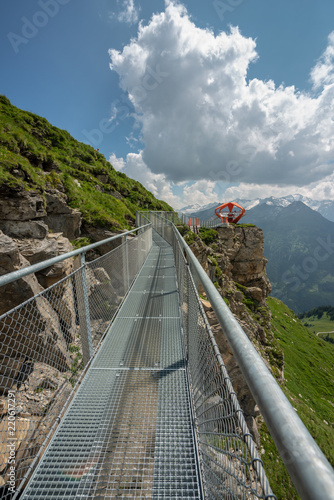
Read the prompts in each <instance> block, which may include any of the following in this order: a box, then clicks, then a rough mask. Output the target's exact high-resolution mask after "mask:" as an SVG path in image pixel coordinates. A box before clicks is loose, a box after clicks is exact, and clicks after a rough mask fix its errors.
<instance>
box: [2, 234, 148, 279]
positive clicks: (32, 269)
mask: <svg viewBox="0 0 334 500" xmlns="http://www.w3.org/2000/svg"><path fill="white" fill-rule="evenodd" d="M151 225H152V224H145V225H143V226H141V227H137V228H136V229H131V231H126V232H124V233H121V234H117V235H116V236H111V237H110V238H106V239H105V240H101V241H97V242H96V243H92V244H90V245H86V246H84V247H81V248H77V249H76V250H72V251H71V252H67V253H64V254H62V255H58V256H57V257H52V258H51V259H48V260H44V261H43V262H38V263H37V264H33V265H32V266H27V267H24V268H23V269H19V270H17V271H12V272H10V273H8V274H4V275H3V276H0V286H3V285H8V283H12V282H13V281H16V280H18V279H19V278H24V277H25V276H28V275H29V274H32V273H36V272H38V271H41V270H42V269H45V268H46V267H50V266H53V265H54V264H58V262H62V261H64V260H67V259H70V258H71V257H76V256H77V255H83V254H85V253H86V252H88V251H89V250H93V249H94V248H97V247H99V246H101V245H105V244H106V243H110V242H111V241H114V240H117V239H118V238H123V237H124V236H127V235H128V234H132V233H134V232H136V231H140V230H143V229H145V228H147V227H149V226H151Z"/></svg>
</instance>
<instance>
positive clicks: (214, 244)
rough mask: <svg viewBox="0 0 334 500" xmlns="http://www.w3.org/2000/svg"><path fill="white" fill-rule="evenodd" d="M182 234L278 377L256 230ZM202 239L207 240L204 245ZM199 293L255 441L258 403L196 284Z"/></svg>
mask: <svg viewBox="0 0 334 500" xmlns="http://www.w3.org/2000/svg"><path fill="white" fill-rule="evenodd" d="M185 239H186V241H187V240H188V243H189V244H190V247H191V249H192V251H193V252H194V254H195V255H196V257H197V258H198V260H199V261H200V263H201V264H202V267H203V268H204V269H205V271H206V272H207V274H208V275H209V276H210V278H211V279H212V281H213V282H214V284H215V285H216V287H217V289H218V290H219V291H220V293H221V295H222V297H223V298H224V300H225V302H226V303H227V304H228V306H229V308H230V310H231V311H232V313H233V314H234V316H235V317H236V319H237V320H238V322H239V323H240V325H241V327H242V328H243V330H244V331H245V333H246V334H247V336H248V337H249V338H250V340H251V341H252V343H253V344H254V346H255V347H256V349H257V350H258V352H259V353H260V354H261V356H262V358H263V359H264V361H265V363H266V365H267V367H268V368H269V370H270V371H271V372H272V373H273V374H274V375H275V376H276V378H277V379H278V380H282V379H283V368H284V363H283V353H282V350H281V349H280V347H279V345H278V343H277V341H276V339H275V338H274V335H273V333H272V330H271V313H270V310H269V308H268V306H267V304H266V298H267V296H268V294H269V293H270V291H271V285H270V282H269V280H268V278H267V275H266V271H265V268H266V264H267V259H266V258H265V257H264V249H263V240H264V238H263V232H262V230H261V229H259V228H258V227H255V226H253V227H252V226H251V227H242V225H241V226H238V225H236V226H233V225H230V226H229V227H228V228H224V227H221V228H218V229H217V231H213V230H205V228H202V230H200V233H199V236H197V235H194V234H193V233H189V232H188V233H186V234H185ZM208 240H210V243H209V244H206V243H205V241H207V242H208ZM200 294H201V295H202V297H203V300H202V303H203V306H204V309H205V311H206V314H207V316H208V319H209V323H210V325H211V328H212V331H213V333H214V335H215V338H216V342H217V344H218V347H219V349H220V351H221V353H222V356H223V360H224V363H225V365H226V367H227V370H228V373H229V375H230V377H231V379H232V383H233V386H234V389H235V391H236V393H237V395H238V399H239V402H240V405H241V407H242V409H243V410H244V413H245V416H246V420H247V423H248V426H249V428H250V430H251V432H252V433H253V435H254V437H255V439H256V440H258V432H257V426H256V420H255V419H256V417H257V416H258V415H259V411H258V408H257V406H256V404H255V401H254V399H253V397H252V396H251V394H250V391H249V389H248V386H247V382H246V381H245V379H244V377H243V375H242V373H241V371H240V369H239V366H238V364H237V362H236V360H235V358H234V355H233V352H232V350H231V348H230V346H229V344H228V342H227V340H226V338H225V335H224V334H223V332H222V329H221V328H220V325H219V323H218V321H217V319H216V316H215V314H214V312H213V310H212V308H211V305H210V303H209V302H208V301H207V300H205V295H204V291H203V290H202V289H201V287H200Z"/></svg>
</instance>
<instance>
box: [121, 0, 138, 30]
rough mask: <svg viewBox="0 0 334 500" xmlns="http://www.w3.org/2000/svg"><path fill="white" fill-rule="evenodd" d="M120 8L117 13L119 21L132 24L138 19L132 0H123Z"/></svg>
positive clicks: (136, 9)
mask: <svg viewBox="0 0 334 500" xmlns="http://www.w3.org/2000/svg"><path fill="white" fill-rule="evenodd" d="M122 8H123V10H121V11H120V12H119V13H118V14H117V20H118V21H119V22H120V23H127V24H134V23H136V22H137V21H138V16H139V13H138V8H137V7H136V6H135V4H134V0H124V1H123V3H122Z"/></svg>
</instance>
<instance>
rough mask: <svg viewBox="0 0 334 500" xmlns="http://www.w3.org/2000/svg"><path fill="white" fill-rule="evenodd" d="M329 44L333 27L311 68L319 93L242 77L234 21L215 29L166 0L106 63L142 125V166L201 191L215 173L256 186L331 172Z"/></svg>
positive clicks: (296, 185)
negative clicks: (219, 30) (198, 23)
mask: <svg viewBox="0 0 334 500" xmlns="http://www.w3.org/2000/svg"><path fill="white" fill-rule="evenodd" d="M333 53H334V32H333V33H332V34H331V35H330V37H329V45H328V48H327V49H326V51H325V53H324V54H323V56H322V57H321V58H320V59H319V62H318V63H317V65H316V66H315V68H314V69H313V71H312V78H313V82H314V85H315V86H317V87H319V88H320V91H319V92H318V95H317V96H312V95H310V94H307V93H302V92H297V91H296V90H295V88H294V87H293V86H292V87H284V86H283V85H281V86H279V87H276V86H275V84H274V82H273V81H261V80H259V79H253V80H250V81H248V80H247V71H248V67H249V65H250V64H251V63H252V62H254V61H255V60H256V59H257V57H258V55H257V53H256V44H255V41H254V40H252V39H251V38H246V37H245V36H243V35H242V34H241V33H240V32H239V30H238V28H231V31H230V32H229V33H225V32H222V33H220V34H219V35H217V36H215V35H214V34H213V33H212V32H211V31H209V30H204V29H201V28H198V27H196V26H195V24H194V23H193V22H192V21H191V20H190V19H189V16H188V14H187V11H186V9H185V8H184V7H183V6H182V5H178V4H175V3H173V2H172V1H169V0H167V1H166V8H165V11H164V12H161V13H159V14H156V15H154V16H153V17H152V19H151V20H150V22H149V23H148V24H147V25H146V26H143V25H141V24H140V25H139V29H138V35H137V38H136V39H132V40H131V42H130V43H129V44H128V45H126V46H125V47H124V48H123V50H122V51H121V52H120V51H116V50H110V57H111V69H112V70H114V71H116V72H117V73H118V74H119V77H120V86H121V88H122V89H123V90H124V91H126V92H127V93H128V96H129V99H130V100H131V101H132V104H133V106H134V109H135V112H136V119H137V123H139V124H140V126H141V141H142V142H143V143H144V144H145V148H144V149H143V151H142V153H141V154H140V164H141V167H140V168H143V169H144V170H145V172H146V174H145V175H147V176H151V177H152V176H153V178H154V179H155V180H154V182H157V179H158V178H159V179H160V180H161V179H163V183H164V186H165V188H166V186H167V182H168V181H171V182H173V183H180V182H182V181H196V182H199V181H201V182H203V181H205V182H207V183H208V184H207V186H206V187H203V188H201V189H198V191H199V192H200V193H201V195H198V196H201V198H202V199H204V200H206V199H207V198H209V197H210V194H209V193H210V189H211V194H212V193H213V189H214V188H213V187H212V186H214V183H215V182H216V181H222V182H225V183H230V184H231V183H234V184H235V183H238V182H241V183H242V185H241V188H242V189H245V186H246V185H247V184H250V186H254V188H253V189H254V190H256V189H257V190H258V191H259V190H262V192H263V189H266V188H267V186H270V187H271V189H272V190H275V189H276V190H280V189H281V188H282V187H283V186H292V187H291V189H294V190H296V189H299V190H300V189H301V187H302V186H309V185H313V184H312V183H316V182H320V181H322V179H325V178H326V176H328V175H330V174H331V173H332V172H333V163H332V161H333V157H334V120H333V116H334V78H333V60H334V59H333ZM128 157H129V158H128V159H127V164H128V162H129V165H130V164H131V161H132V160H131V157H130V155H128ZM129 168H130V167H129ZM151 172H153V174H152V173H151ZM129 175H130V174H129ZM138 175H141V174H138V171H137V170H136V176H135V178H138ZM154 176H162V177H158V178H155V177H154ZM323 182H324V183H325V184H326V183H327V181H323ZM210 183H212V184H210ZM145 185H146V184H145ZM258 185H262V187H259V186H258ZM209 186H210V187H209ZM255 186H257V187H255ZM326 186H327V184H326ZM233 189H234V188H233ZM283 189H284V190H285V191H286V189H287V188H286V187H284V188H283ZM312 189H313V190H314V189H315V187H314V188H312ZM324 189H325V188H324ZM195 190H196V191H197V187H195ZM289 190H290V188H289ZM193 192H195V191H193ZM254 192H255V191H254ZM314 192H315V191H314ZM160 196H161V195H160ZM184 197H185V200H184V203H183V205H185V204H187V201H186V200H187V199H188V198H189V197H191V189H188V187H187V186H186V187H185V189H184ZM204 203H206V201H204Z"/></svg>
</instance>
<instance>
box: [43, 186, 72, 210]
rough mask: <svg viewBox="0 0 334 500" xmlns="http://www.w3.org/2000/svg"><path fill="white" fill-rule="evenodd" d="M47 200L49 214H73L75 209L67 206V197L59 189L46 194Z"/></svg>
mask: <svg viewBox="0 0 334 500" xmlns="http://www.w3.org/2000/svg"><path fill="white" fill-rule="evenodd" d="M45 198H46V211H47V214H48V215H50V214H52V215H57V214H71V213H72V212H73V209H72V208H71V207H69V206H68V205H67V203H66V202H67V196H66V195H65V194H64V193H61V192H60V191H58V190H57V189H53V190H51V191H47V192H46V193H45Z"/></svg>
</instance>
